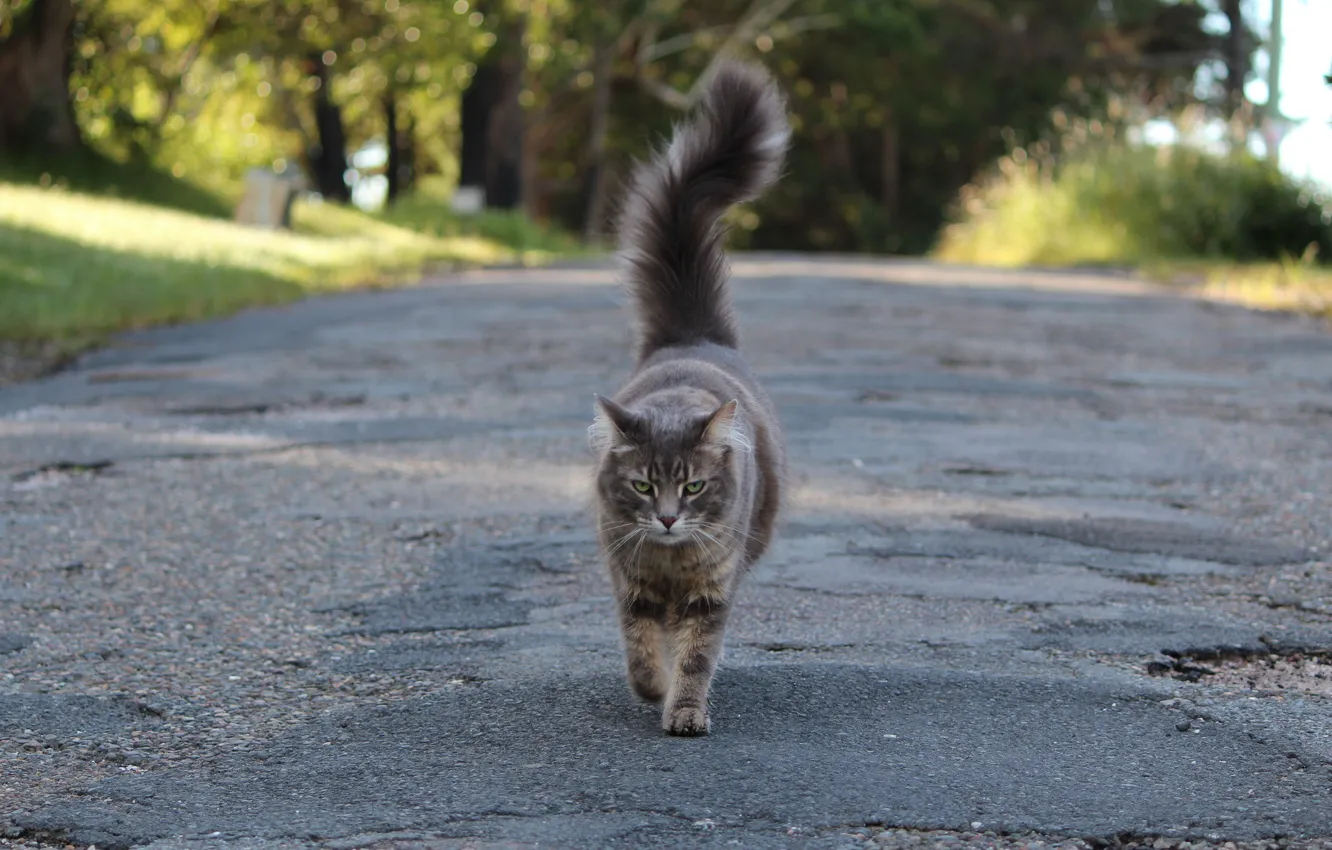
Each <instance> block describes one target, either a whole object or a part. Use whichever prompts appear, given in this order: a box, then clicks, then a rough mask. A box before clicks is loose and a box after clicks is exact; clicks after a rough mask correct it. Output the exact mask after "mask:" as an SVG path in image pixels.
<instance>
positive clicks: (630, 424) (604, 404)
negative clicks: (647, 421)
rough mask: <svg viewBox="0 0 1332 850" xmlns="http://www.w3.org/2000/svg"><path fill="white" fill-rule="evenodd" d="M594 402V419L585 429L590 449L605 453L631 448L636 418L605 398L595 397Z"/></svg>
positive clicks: (635, 428) (636, 423)
mask: <svg viewBox="0 0 1332 850" xmlns="http://www.w3.org/2000/svg"><path fill="white" fill-rule="evenodd" d="M596 400H597V410H596V418H595V419H593V420H592V425H591V427H589V428H588V429H587V431H588V438H589V441H590V442H591V444H592V448H593V449H595V450H597V451H605V450H606V449H617V448H628V447H631V446H632V445H633V439H632V437H631V435H632V434H634V433H635V432H636V431H637V428H638V417H636V416H635V415H634V414H633V413H632V412H631V411H629V410H627V409H625V408H624V407H621V406H620V405H618V404H616V403H615V402H613V401H611V400H610V399H608V398H606V397H605V396H602V395H597V396H596Z"/></svg>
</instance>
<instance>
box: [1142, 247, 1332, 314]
mask: <svg viewBox="0 0 1332 850" xmlns="http://www.w3.org/2000/svg"><path fill="white" fill-rule="evenodd" d="M1141 271H1142V273H1143V274H1144V276H1146V277H1148V278H1149V279H1152V280H1156V281H1160V282H1162V283H1166V284H1170V285H1174V286H1183V287H1187V288H1189V289H1191V290H1193V291H1194V292H1197V293H1198V294H1199V295H1202V296H1203V297H1206V298H1212V299H1215V300H1218V301H1227V302H1230V303H1233V304H1241V305H1243V306H1245V307H1252V308H1254V309H1257V310H1280V311H1289V312H1298V313H1307V314H1309V315H1315V316H1323V317H1324V318H1326V319H1328V320H1332V269H1329V268H1327V267H1321V266H1315V265H1313V264H1311V263H1309V262H1294V261H1283V262H1271V263H1227V262H1197V261H1195V262H1173V263H1172V262H1158V263H1150V264H1147V265H1145V266H1144V267H1143V268H1142V270H1141Z"/></svg>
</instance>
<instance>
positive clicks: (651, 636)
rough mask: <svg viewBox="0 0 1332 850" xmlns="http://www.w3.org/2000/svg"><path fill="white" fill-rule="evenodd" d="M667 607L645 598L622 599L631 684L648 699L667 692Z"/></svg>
mask: <svg viewBox="0 0 1332 850" xmlns="http://www.w3.org/2000/svg"><path fill="white" fill-rule="evenodd" d="M665 617H666V609H665V608H664V607H663V606H661V605H655V604H652V603H647V602H642V601H632V602H630V601H622V602H621V603H620V629H621V631H623V632H624V654H625V661H626V663H627V666H628V672H629V687H631V688H633V690H634V693H636V694H638V696H640V697H641V698H643V699H645V700H647V701H648V702H661V700H662V698H663V697H665V696H666V687H667V678H666V664H665V658H664V655H663V652H662V650H663V643H664V642H665V637H666V634H665V631H664V630H663V628H662V624H663V620H665Z"/></svg>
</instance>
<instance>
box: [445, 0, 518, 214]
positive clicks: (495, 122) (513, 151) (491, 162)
mask: <svg viewBox="0 0 1332 850" xmlns="http://www.w3.org/2000/svg"><path fill="white" fill-rule="evenodd" d="M524 28H525V22H524V21H523V20H522V19H519V20H517V21H513V22H510V23H507V24H504V25H502V26H501V28H500V32H499V38H498V40H497V41H496V43H495V45H494V46H493V47H491V48H490V52H489V53H487V54H486V57H485V59H484V60H483V61H482V62H481V63H480V64H479V65H478V66H477V69H476V72H475V73H473V74H472V80H471V83H469V84H468V86H467V90H466V91H465V92H463V96H462V104H461V108H460V115H459V117H460V119H461V121H460V123H461V125H462V150H461V151H460V152H459V156H458V160H459V172H460V173H459V175H458V185H459V186H467V187H481V188H483V189H484V190H485V203H486V206H487V207H495V208H497V209H517V208H521V207H522V203H523V136H524V129H525V127H526V123H527V120H526V116H525V115H524V112H523V106H522V103H521V102H520V101H519V96H520V95H521V94H522V91H523V68H524V66H525V64H526V63H525V61H524V57H525V55H526V53H525V51H524V48H523V30H524Z"/></svg>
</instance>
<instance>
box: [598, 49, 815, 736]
mask: <svg viewBox="0 0 1332 850" xmlns="http://www.w3.org/2000/svg"><path fill="white" fill-rule="evenodd" d="M789 137H790V129H789V127H788V125H787V122H786V112H785V104H784V102H783V99H782V97H781V95H780V93H779V92H778V90H777V88H776V86H775V85H774V84H773V82H772V81H771V80H770V79H769V78H768V77H767V75H766V74H765V73H764V72H762V71H760V70H758V69H757V68H753V67H750V66H747V65H741V64H735V63H730V64H726V65H724V66H723V67H722V68H721V69H720V71H719V73H717V74H716V76H715V77H714V78H713V80H712V82H711V83H710V84H709V86H708V88H707V93H706V94H705V95H704V97H703V101H702V104H701V108H700V110H699V114H698V115H696V116H695V117H694V118H693V120H692V121H690V122H689V123H687V124H685V125H683V126H681V127H678V128H677V129H676V132H675V137H674V138H673V139H672V140H671V143H670V146H669V147H668V148H667V149H666V150H665V151H664V152H660V153H658V154H657V155H656V156H655V157H654V158H653V159H652V160H650V161H648V162H645V163H642V164H640V165H639V167H638V170H637V171H636V172H635V174H634V178H633V181H632V183H631V185H630V187H629V193H628V199H627V201H626V205H625V208H624V211H623V213H622V221H621V224H620V240H621V245H620V247H621V254H622V258H623V261H624V265H625V276H626V282H627V285H628V289H629V292H630V294H631V296H632V298H633V300H634V302H635V307H636V314H637V318H638V326H639V327H638V331H639V333H638V339H639V343H638V363H637V366H636V368H635V369H634V373H633V375H632V376H631V378H630V380H629V382H628V383H627V384H626V385H625V386H624V387H623V388H622V389H621V390H620V391H619V392H618V393H617V394H616V395H615V399H614V400H613V401H612V400H610V399H606V398H603V397H601V396H597V399H596V400H597V411H596V419H595V421H594V423H593V425H592V427H591V428H590V429H589V431H590V434H591V437H592V443H593V446H594V448H595V449H596V451H597V454H598V458H599V467H598V471H597V532H598V537H599V539H600V542H601V546H602V549H603V551H604V553H605V556H606V560H607V562H608V565H609V567H610V574H611V578H612V580H613V583H614V586H615V593H616V598H617V599H618V602H619V613H620V623H621V627H622V629H623V631H624V642H625V654H626V656H627V661H628V673H629V684H630V686H631V687H632V688H633V690H634V692H635V693H637V694H638V695H639V696H640V697H642V698H643V699H645V700H649V701H651V702H662V701H664V706H663V712H662V720H661V722H662V727H663V728H664V729H665V730H666V731H667V732H669V733H671V734H672V735H706V734H707V733H708V731H709V728H710V721H709V719H708V687H709V685H710V684H711V682H712V676H713V672H714V671H715V670H716V667H717V661H718V658H719V656H720V654H721V648H722V637H723V632H724V631H725V628H726V618H727V615H728V614H729V613H730V610H731V603H732V601H733V598H734V595H735V590H736V587H737V585H738V584H739V582H740V580H741V578H742V577H743V576H744V574H745V573H746V571H748V570H749V568H750V567H752V566H753V565H754V563H755V561H757V560H758V558H759V556H761V555H762V554H763V552H764V550H765V549H767V547H768V542H769V540H770V539H771V537H772V531H773V522H774V521H775V519H776V517H777V510H778V506H779V504H780V501H781V494H782V478H783V475H784V474H785V466H786V458H785V450H784V447H783V441H782V435H781V429H780V426H779V425H778V422H777V416H776V413H775V411H774V410H773V406H772V403H771V402H770V401H769V400H768V397H767V395H766V394H765V393H764V392H763V390H762V388H761V387H760V386H759V384H758V381H756V380H755V379H754V376H753V375H752V374H751V373H750V371H749V369H748V367H747V366H746V365H745V362H744V360H743V359H742V357H741V356H740V353H739V351H738V350H737V346H738V342H739V340H738V335H737V332H736V326H735V320H734V318H733V317H732V313H731V306H730V297H729V295H728V292H727V278H728V271H727V267H726V257H725V254H724V252H723V250H722V241H723V237H724V235H725V232H724V229H723V227H722V225H721V222H720V219H721V216H722V214H723V213H724V212H725V211H726V210H727V209H728V208H729V207H730V206H731V205H733V204H736V203H738V202H741V201H746V200H750V199H752V198H754V197H756V196H757V195H758V194H759V193H760V192H761V191H762V190H763V189H765V188H767V187H768V186H769V185H770V184H771V183H772V182H773V181H775V180H776V178H777V176H778V171H779V170H780V168H781V164H782V158H783V156H784V154H785V152H786V146H787V141H788V139H789Z"/></svg>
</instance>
